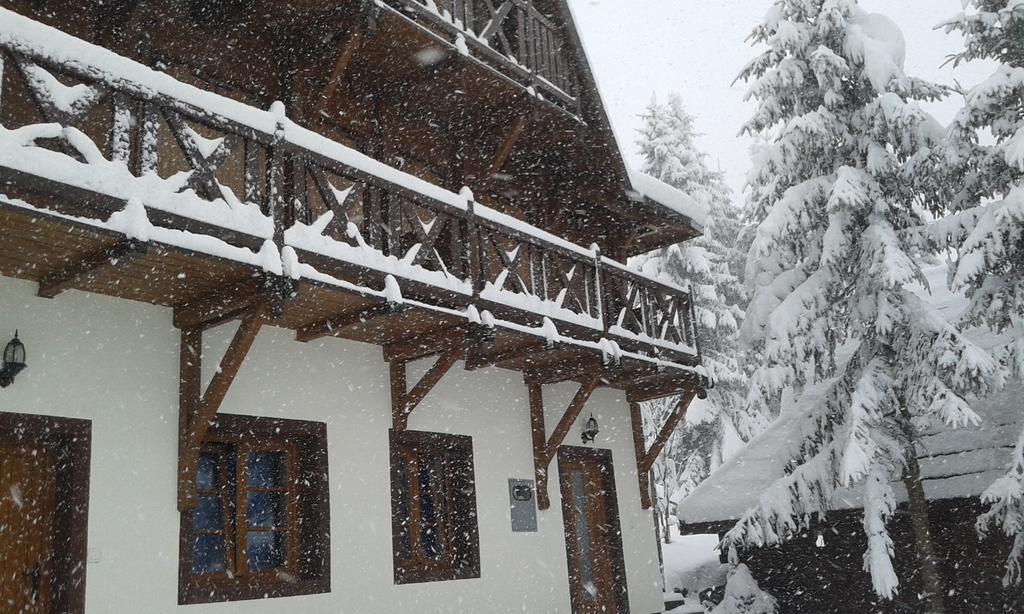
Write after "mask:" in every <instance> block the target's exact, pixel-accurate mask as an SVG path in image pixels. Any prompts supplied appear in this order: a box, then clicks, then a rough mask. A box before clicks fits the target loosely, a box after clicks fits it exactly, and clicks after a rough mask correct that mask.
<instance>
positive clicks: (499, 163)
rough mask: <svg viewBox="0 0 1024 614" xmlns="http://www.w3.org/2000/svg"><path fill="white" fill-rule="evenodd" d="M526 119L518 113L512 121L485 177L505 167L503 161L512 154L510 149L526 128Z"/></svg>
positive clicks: (506, 160)
mask: <svg viewBox="0 0 1024 614" xmlns="http://www.w3.org/2000/svg"><path fill="white" fill-rule="evenodd" d="M527 122H528V119H527V117H526V116H523V115H520V116H519V117H517V118H516V120H515V121H514V122H513V123H512V127H511V128H510V129H509V131H508V135H506V136H505V140H504V141H502V143H501V147H499V148H498V152H497V154H496V155H495V156H494V161H493V162H492V163H491V167H490V168H489V169H488V171H487V177H488V178H489V177H493V176H494V175H497V174H498V173H500V172H501V169H502V168H504V167H505V163H506V162H508V159H509V158H510V157H511V156H512V150H513V149H514V148H515V146H516V143H518V142H519V137H521V136H522V135H523V131H524V130H526V125H527Z"/></svg>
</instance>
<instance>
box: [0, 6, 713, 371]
mask: <svg viewBox="0 0 1024 614" xmlns="http://www.w3.org/2000/svg"><path fill="white" fill-rule="evenodd" d="M491 4H492V6H493V7H494V8H495V10H496V11H497V9H498V4H497V3H496V2H492V3H491ZM514 4H515V5H516V7H518V6H519V2H518V0H516V2H515V3H514ZM474 8H478V6H474ZM467 10H468V9H467ZM488 10H489V9H488ZM2 27H3V25H2V24H0V28H2ZM0 60H2V61H0V77H2V79H3V81H2V86H3V88H2V90H0V91H2V94H3V98H0V123H2V124H3V127H4V128H5V129H7V130H9V131H10V130H15V129H22V128H23V129H25V130H27V131H28V132H26V133H25V134H29V135H31V136H30V137H28V138H25V139H24V141H25V142H24V143H23V144H22V145H21V146H28V147H42V148H45V149H48V150H51V151H54V152H57V153H59V154H62V155H66V156H68V157H70V158H72V159H74V160H76V161H77V162H79V163H82V164H94V163H104V162H105V161H114V162H121V163H123V164H124V167H125V168H127V170H128V171H129V172H130V173H131V174H133V175H135V176H136V177H142V176H144V175H150V176H152V175H155V176H157V177H159V178H161V179H163V180H164V181H165V182H166V188H167V190H168V191H171V192H189V193H191V194H194V196H195V198H197V199H199V200H200V201H210V202H211V203H212V202H213V201H226V202H227V204H228V205H231V206H232V207H237V206H240V205H245V204H249V205H252V206H257V207H258V208H259V209H260V210H261V211H262V212H263V213H264V214H266V215H267V216H268V217H269V218H270V219H271V220H272V222H273V228H274V240H275V242H277V243H278V244H279V247H280V248H283V247H284V245H285V243H284V231H285V230H286V229H288V228H291V227H293V225H294V224H296V223H302V224H306V225H307V226H310V227H311V228H315V230H316V232H319V233H321V235H322V236H323V237H327V238H329V239H331V240H333V241H336V242H338V243H344V244H346V245H347V246H348V248H349V249H351V248H359V249H363V248H369V249H372V250H375V251H377V252H379V254H380V255H381V256H385V257H393V258H395V259H397V260H398V261H400V262H402V263H403V266H406V267H413V268H418V269H423V270H424V271H426V272H430V273H431V274H434V275H441V276H443V277H444V278H449V279H450V278H454V279H456V280H459V283H465V286H464V287H465V288H469V290H458V291H459V292H463V291H465V292H472V293H473V294H474V295H477V294H479V295H480V297H481V299H482V300H484V304H486V301H489V300H491V298H487V297H485V296H484V290H486V289H488V288H490V289H491V290H493V291H496V292H498V293H499V294H498V295H497V297H498V298H504V299H509V297H516V296H518V297H523V298H524V299H525V300H519V299H514V298H513V299H509V300H506V301H505V305H506V306H507V307H509V306H510V307H512V308H513V313H514V312H515V310H516V309H518V310H525V311H532V312H533V315H531V316H529V317H527V318H526V320H528V321H532V322H535V321H536V315H537V314H543V315H548V316H553V317H555V318H561V319H563V320H566V321H569V322H572V323H574V324H581V323H582V324H583V325H585V326H589V327H591V328H594V327H596V328H598V329H602V330H603V334H606V335H610V336H611V337H613V338H620V339H624V340H627V341H630V342H633V343H634V344H636V343H639V345H640V347H641V348H642V347H643V346H644V344H645V343H647V344H650V343H651V342H653V345H655V346H658V347H657V348H654V349H653V351H659V350H660V349H663V348H665V347H667V346H674V347H678V348H680V349H682V350H684V351H691V350H692V349H693V348H695V347H696V345H697V343H696V342H697V340H696V338H695V328H694V325H693V305H692V301H691V300H690V297H689V294H687V293H686V292H683V291H681V290H679V289H678V288H674V287H671V286H667V285H665V284H661V283H660V282H657V281H655V280H652V279H650V278H648V277H645V276H643V275H640V274H638V273H635V272H633V271H629V270H627V269H625V267H623V266H622V265H621V264H617V263H614V261H610V260H608V259H606V258H603V257H600V256H599V254H596V253H593V252H591V251H589V250H584V249H582V248H579V247H576V246H572V245H571V244H568V243H567V242H565V241H563V240H561V239H559V238H557V237H551V236H549V235H546V233H544V232H543V231H540V230H539V229H533V228H532V227H529V226H528V225H526V224H523V223H521V222H514V223H513V222H507V223H506V222H502V221H500V220H502V219H503V218H502V217H500V214H498V213H497V212H493V210H492V211H491V213H487V214H486V215H484V214H482V213H481V214H475V213H474V207H473V204H474V203H473V202H472V200H467V201H466V203H467V204H466V207H465V208H462V207H459V206H456V205H457V204H458V203H457V202H456V201H455V200H453V197H454V195H451V196H449V197H446V198H448V199H449V200H448V201H447V202H445V201H441V200H437V198H438V197H437V196H436V193H435V192H431V190H430V189H426V188H424V189H419V188H416V187H415V185H416V183H415V181H413V180H412V178H409V180H408V181H406V180H402V181H399V182H397V183H396V182H395V175H394V172H393V171H394V169H391V170H390V171H389V172H388V173H384V174H377V172H376V171H372V170H367V168H373V167H372V165H371V166H369V167H368V166H366V165H365V164H364V165H363V167H361V168H362V170H359V169H357V168H356V167H353V166H350V164H349V163H348V162H347V160H349V158H346V157H345V156H346V155H350V154H345V155H341V156H339V157H334V155H333V154H332V153H331V152H332V151H333V150H332V149H331V148H332V147H341V146H338V145H337V144H334V143H330V146H328V144H327V143H328V142H327V141H326V140H325V139H322V137H316V138H319V139H322V140H323V141H324V142H323V143H321V144H320V145H318V146H317V148H314V149H309V148H308V147H307V146H306V145H305V144H304V143H305V142H306V141H302V142H301V143H300V142H293V141H292V140H290V138H289V137H288V133H287V131H286V130H284V128H283V124H281V123H280V122H281V121H282V120H277V121H278V124H277V125H278V128H277V130H276V131H268V129H267V128H266V126H267V125H268V124H267V123H266V122H264V123H262V124H261V123H253V124H247V123H244V122H243V121H242V120H239V119H228V118H226V117H224V116H222V115H219V114H218V113H217V112H215V111H212V110H210V109H207V108H204V107H203V106H202V105H201V104H199V103H197V102H196V101H195V99H190V98H187V97H186V98H176V97H174V96H171V95H168V94H162V93H158V92H157V93H154V92H151V91H149V90H147V88H146V87H143V86H141V85H138V84H135V83H134V82H133V81H132V79H131V77H130V76H128V75H124V76H111V75H106V76H104V77H103V78H97V77H96V76H95V75H96V74H99V71H98V70H97V71H93V70H89V69H88V67H86V69H83V67H82V65H81V64H75V65H59V64H52V63H50V61H49V58H48V56H34V55H31V54H27V53H23V52H22V51H20V50H15V49H11V48H6V47H4V48H0ZM5 67H6V71H5V70H4V68H5ZM161 77H162V78H163V76H161ZM167 79H169V77H167ZM171 89H172V91H180V90H179V89H175V88H171ZM232 104H236V103H232ZM218 108H219V107H218ZM260 113H264V112H261V111H258V110H256V109H250V110H248V111H246V113H242V114H240V113H235V115H234V117H236V118H237V117H249V116H250V115H251V116H253V117H257V116H259V114H260ZM247 114H248V115H247ZM275 117H277V116H275ZM280 117H282V118H283V117H284V116H283V115H281V116H280ZM269 125H273V123H271V124H269ZM257 126H259V127H257ZM312 136H313V135H306V136H304V137H303V138H305V139H309V138H312ZM338 151H339V152H340V151H341V150H338ZM477 207H479V208H480V210H481V211H482V210H483V209H484V207H483V206H482V205H479V204H478V205H477ZM328 214H329V215H328ZM314 225H315V226H314ZM208 228H212V229H211V230H210V232H216V230H215V228H216V227H208ZM342 253H351V252H342ZM334 257H336V258H337V257H340V256H334ZM367 262H368V261H367ZM403 270H405V271H411V270H412V269H408V268H406V269H403ZM412 278H414V279H415V280H416V281H419V282H421V283H436V282H434V281H431V280H433V279H436V277H434V278H432V277H430V276H429V275H427V276H418V275H412ZM442 287H445V288H449V289H450V288H462V287H463V286H459V285H457V284H456V285H452V284H449V283H445V284H442ZM510 317H515V316H510Z"/></svg>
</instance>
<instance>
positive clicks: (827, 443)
mask: <svg viewBox="0 0 1024 614" xmlns="http://www.w3.org/2000/svg"><path fill="white" fill-rule="evenodd" d="M752 39H753V41H754V43H755V44H761V45H764V46H765V47H766V49H765V51H764V52H763V53H761V54H760V55H759V56H758V57H757V58H755V59H754V60H753V61H752V62H751V63H750V64H749V65H748V66H747V67H746V68H745V69H744V70H743V72H742V74H741V77H742V78H743V79H745V80H746V81H748V82H749V83H750V94H749V95H750V96H751V97H752V98H754V99H755V100H756V101H757V110H756V113H755V115H754V116H753V117H752V119H751V120H750V121H749V122H748V123H747V124H746V125H745V128H744V130H745V132H747V133H748V134H752V135H761V136H763V137H765V138H766V139H767V142H768V144H767V146H765V147H764V148H762V149H761V151H760V152H759V155H758V157H757V159H756V160H755V165H756V167H755V168H754V170H753V171H752V172H751V175H750V178H749V181H750V183H752V184H753V185H754V186H755V188H754V189H753V190H752V195H754V196H755V197H756V198H757V201H756V202H754V203H752V206H753V212H754V216H755V218H756V220H757V221H758V222H759V225H758V228H757V231H756V235H755V238H754V242H753V244H752V246H751V249H750V252H749V254H748V259H747V269H746V280H747V283H748V285H749V286H750V287H751V288H753V290H754V296H753V298H752V303H751V307H750V309H748V311H747V314H746V320H745V322H744V326H743V334H744V337H745V339H746V340H747V341H748V342H749V343H750V344H751V345H752V346H753V347H755V348H758V349H759V351H760V352H761V356H762V358H763V359H764V361H765V362H764V364H763V366H761V367H760V368H759V369H757V370H756V371H755V373H754V375H753V377H752V381H751V386H752V389H753V394H752V395H751V398H752V399H761V400H762V402H765V403H768V402H772V401H774V400H776V399H778V398H779V397H780V396H781V394H782V392H783V390H784V389H786V388H791V389H792V390H794V391H795V392H796V393H798V394H799V392H800V390H801V389H802V388H804V387H806V386H808V385H817V386H818V387H819V390H820V389H821V387H823V388H824V394H823V396H822V401H821V402H819V403H817V404H815V405H814V406H813V408H811V410H810V411H811V412H812V415H811V416H810V418H811V419H810V422H809V424H808V426H807V428H806V431H805V433H804V435H805V437H804V440H803V445H802V449H801V450H800V454H799V455H798V456H797V457H796V458H794V459H793V462H792V464H791V470H790V471H789V473H788V474H787V475H785V476H784V477H782V478H780V479H779V480H777V481H776V482H775V483H773V484H772V485H771V486H770V487H769V488H768V489H767V491H766V492H765V493H763V494H762V496H761V497H760V500H759V502H758V504H757V505H756V506H755V507H754V508H753V509H751V510H749V511H748V512H747V513H746V514H745V515H744V516H743V518H742V519H741V520H740V521H739V522H738V523H737V525H736V526H735V527H734V528H733V529H732V530H731V531H730V533H729V535H728V538H727V539H729V540H731V541H732V542H733V543H736V544H741V545H746V546H757V545H763V544H766V543H777V542H779V541H782V540H785V539H787V538H788V537H789V536H791V535H793V534H794V533H795V532H796V531H797V530H799V529H801V528H803V527H806V526H807V525H808V523H809V522H810V521H811V520H812V518H816V517H821V516H823V515H825V514H826V513H827V512H828V509H829V506H830V502H831V500H832V496H833V494H834V492H835V491H836V490H837V489H839V488H842V487H851V488H855V489H857V490H858V491H859V493H860V494H861V496H862V499H863V504H864V530H865V533H866V535H867V543H868V548H867V552H866V553H865V555H864V564H865V569H866V570H867V571H869V572H870V574H871V578H872V583H873V586H874V589H875V591H876V592H877V593H878V594H879V595H881V596H883V597H885V598H891V597H893V596H894V595H895V594H896V593H897V590H898V586H899V579H898V578H897V576H896V573H895V571H894V568H893V565H892V560H891V557H892V549H893V544H892V540H891V539H890V536H889V534H888V530H887V523H888V521H889V518H890V517H891V516H892V514H893V512H894V511H895V506H896V493H895V492H894V490H893V487H892V483H893V481H896V480H903V481H904V484H905V486H906V487H907V490H908V495H909V508H910V513H911V516H912V518H913V519H914V523H913V526H914V529H915V530H914V538H915V545H916V546H917V550H918V558H919V562H920V571H921V577H922V589H923V593H924V594H925V596H924V600H925V603H924V608H925V611H928V612H941V611H943V610H944V605H943V602H942V587H941V579H940V578H939V576H938V570H937V567H936V565H935V561H934V553H933V552H932V551H931V540H930V537H929V535H928V531H927V526H928V525H927V512H926V508H925V500H924V493H923V490H922V489H921V485H920V481H919V480H914V479H913V477H914V474H915V469H916V451H915V446H914V441H915V434H916V433H917V432H918V431H919V430H920V429H922V428H926V427H928V425H930V424H934V423H939V422H941V423H945V424H948V425H964V424H967V423H971V422H974V421H976V420H977V416H976V414H974V412H973V411H971V409H970V406H969V404H968V402H967V400H966V399H967V398H969V396H970V395H972V394H975V393H987V392H988V391H989V390H990V389H991V387H992V386H993V384H994V383H996V384H997V383H998V380H999V378H1000V377H1001V371H1000V369H999V365H998V363H997V362H996V361H995V360H993V359H992V358H991V357H989V356H988V355H987V354H986V353H985V352H984V351H982V350H981V349H979V348H978V347H976V346H974V345H973V344H971V343H970V342H969V341H967V340H966V339H964V338H963V337H962V336H961V335H960V334H959V332H958V331H957V330H956V329H954V328H953V327H952V326H950V325H949V324H947V323H946V322H945V321H944V320H943V319H942V318H941V317H939V316H938V315H937V314H935V313H933V312H932V310H931V309H930V308H929V306H928V305H927V304H926V303H925V302H924V301H922V299H921V298H920V297H919V296H918V295H917V294H915V293H914V292H913V290H912V288H913V287H914V286H915V285H916V284H922V285H924V284H926V280H925V279H924V276H923V275H922V273H921V270H920V267H919V265H918V263H917V261H916V260H915V252H914V248H913V245H912V241H911V239H909V238H908V236H907V235H908V230H909V229H913V228H916V227H919V226H920V225H922V224H923V223H924V222H925V221H926V219H925V218H926V217H927V214H926V211H927V210H929V209H930V210H932V211H938V210H939V209H941V205H942V204H943V203H941V202H940V201H939V199H938V197H937V196H936V193H935V189H934V185H933V184H934V181H935V174H934V173H932V172H930V171H931V170H932V167H933V165H934V160H935V155H934V148H935V147H936V146H937V145H938V144H939V142H940V140H941V138H942V136H943V131H942V129H941V127H940V126H939V125H938V124H937V123H936V122H935V121H934V120H933V119H932V118H931V117H930V116H929V115H928V114H927V113H925V112H924V111H923V110H922V109H921V108H920V106H919V105H918V101H921V100H932V99H936V98H939V97H941V96H943V95H944V94H945V91H944V89H943V88H941V87H939V86H936V85H933V84H930V83H927V82H924V81H922V80H920V79H915V78H912V77H908V76H907V75H906V74H905V73H904V71H903V63H904V54H905V50H904V41H903V37H902V34H901V32H900V31H899V28H898V27H897V26H896V25H895V24H894V23H893V22H892V21H891V20H889V19H887V18H886V17H884V16H882V15H877V14H868V13H866V12H865V11H864V10H862V9H861V8H860V6H858V4H857V2H856V1H855V0H775V2H773V4H772V7H771V9H770V10H769V12H768V15H767V17H766V19H765V21H764V23H763V24H761V25H760V26H758V27H757V28H756V29H755V30H754V32H753V35H752Z"/></svg>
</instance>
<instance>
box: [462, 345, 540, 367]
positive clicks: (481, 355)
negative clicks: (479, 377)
mask: <svg viewBox="0 0 1024 614" xmlns="http://www.w3.org/2000/svg"><path fill="white" fill-rule="evenodd" d="M551 349H552V348H551V347H549V346H548V344H546V343H545V342H543V341H531V342H529V343H524V344H522V345H517V346H515V347H511V348H505V349H503V350H500V351H496V352H485V351H476V352H471V353H470V354H469V356H468V357H467V358H466V369H467V370H473V369H481V368H483V367H490V366H493V365H499V366H500V365H501V363H503V362H511V361H513V360H518V359H520V358H524V357H526V356H535V355H538V354H542V353H544V352H548V351H550V350H551Z"/></svg>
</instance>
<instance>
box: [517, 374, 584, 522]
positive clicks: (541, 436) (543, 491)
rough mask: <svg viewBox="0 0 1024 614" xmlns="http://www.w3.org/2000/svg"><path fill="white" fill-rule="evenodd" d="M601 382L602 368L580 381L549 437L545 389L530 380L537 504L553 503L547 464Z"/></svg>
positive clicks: (528, 386) (546, 507)
mask: <svg viewBox="0 0 1024 614" xmlns="http://www.w3.org/2000/svg"><path fill="white" fill-rule="evenodd" d="M600 384H601V374H600V372H597V373H594V374H592V375H590V376H589V377H587V379H586V381H585V382H584V383H583V384H581V385H580V387H579V390H577V391H576V395H575V396H573V398H572V401H570V402H569V407H567V408H566V410H565V413H564V414H562V418H561V419H560V420H559V421H558V424H556V425H555V429H554V430H553V431H552V432H551V436H550V437H546V434H547V432H546V430H545V428H544V393H543V387H542V386H541V384H537V383H531V382H527V384H526V387H527V389H528V390H529V393H530V427H531V432H532V435H533V473H534V479H535V480H536V482H537V508H538V509H542V510H546V509H548V508H549V507H551V499H550V498H549V497H548V465H550V464H551V460H552V459H553V458H554V457H555V454H556V453H557V452H558V446H560V445H562V441H564V440H565V436H566V435H567V434H568V433H569V429H571V428H572V425H573V423H575V422H576V418H578V417H579V415H580V413H581V412H582V411H583V406H584V405H586V404H587V401H588V400H590V395H591V394H593V392H594V390H596V389H597V387H598V386H599V385H600Z"/></svg>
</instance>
